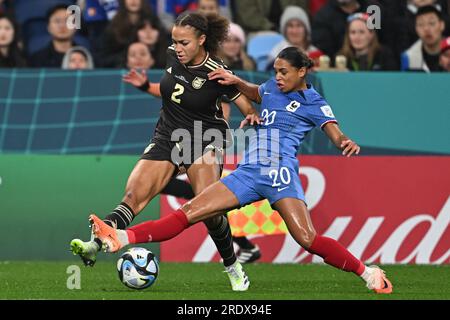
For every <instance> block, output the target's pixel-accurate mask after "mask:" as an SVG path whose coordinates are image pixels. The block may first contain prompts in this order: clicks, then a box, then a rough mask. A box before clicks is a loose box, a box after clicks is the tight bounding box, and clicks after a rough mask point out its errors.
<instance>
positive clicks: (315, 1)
mask: <svg viewBox="0 0 450 320" xmlns="http://www.w3.org/2000/svg"><path fill="white" fill-rule="evenodd" d="M327 1H328V0H310V1H309V14H310V15H311V16H312V17H313V16H315V14H316V13H317V11H319V10H320V9H321V8H322V7H323V6H324V5H325V4H326V3H327Z"/></svg>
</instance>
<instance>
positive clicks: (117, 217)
mask: <svg viewBox="0 0 450 320" xmlns="http://www.w3.org/2000/svg"><path fill="white" fill-rule="evenodd" d="M133 219H134V212H133V210H132V209H131V208H130V207H129V206H128V205H127V204H126V203H125V202H122V203H121V204H119V205H118V206H117V207H116V208H115V209H114V211H113V212H111V213H110V214H109V215H107V216H106V217H105V218H104V219H103V222H104V223H106V224H107V225H109V226H111V227H114V228H116V229H122V230H124V229H126V228H127V227H128V226H129V225H130V223H131V222H132V221H133Z"/></svg>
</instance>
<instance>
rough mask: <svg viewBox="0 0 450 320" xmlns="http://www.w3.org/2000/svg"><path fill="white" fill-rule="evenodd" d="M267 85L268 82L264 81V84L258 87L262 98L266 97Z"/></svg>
mask: <svg viewBox="0 0 450 320" xmlns="http://www.w3.org/2000/svg"><path fill="white" fill-rule="evenodd" d="M266 86H267V82H264V83H263V84H260V85H259V87H258V94H259V96H260V97H261V99H262V98H263V97H264V92H266Z"/></svg>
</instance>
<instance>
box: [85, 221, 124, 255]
mask: <svg viewBox="0 0 450 320" xmlns="http://www.w3.org/2000/svg"><path fill="white" fill-rule="evenodd" d="M89 222H90V224H91V226H92V232H93V233H94V235H95V236H96V237H97V238H99V239H100V240H101V241H102V242H103V244H104V248H105V252H111V253H114V252H117V251H119V250H120V249H122V248H123V247H124V245H123V244H122V243H121V242H120V240H119V237H118V236H117V231H118V230H116V229H114V228H113V227H110V226H108V225H107V224H106V223H104V222H103V220H101V219H100V218H99V217H97V216H96V215H95V214H91V215H90V216H89Z"/></svg>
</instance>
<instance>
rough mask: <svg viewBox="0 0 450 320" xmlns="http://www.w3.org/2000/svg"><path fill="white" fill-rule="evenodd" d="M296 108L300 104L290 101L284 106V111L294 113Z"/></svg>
mask: <svg viewBox="0 0 450 320" xmlns="http://www.w3.org/2000/svg"><path fill="white" fill-rule="evenodd" d="M298 108H300V102H298V101H292V102H291V103H289V104H288V105H287V106H286V110H287V111H289V112H295V111H297V109H298Z"/></svg>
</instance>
